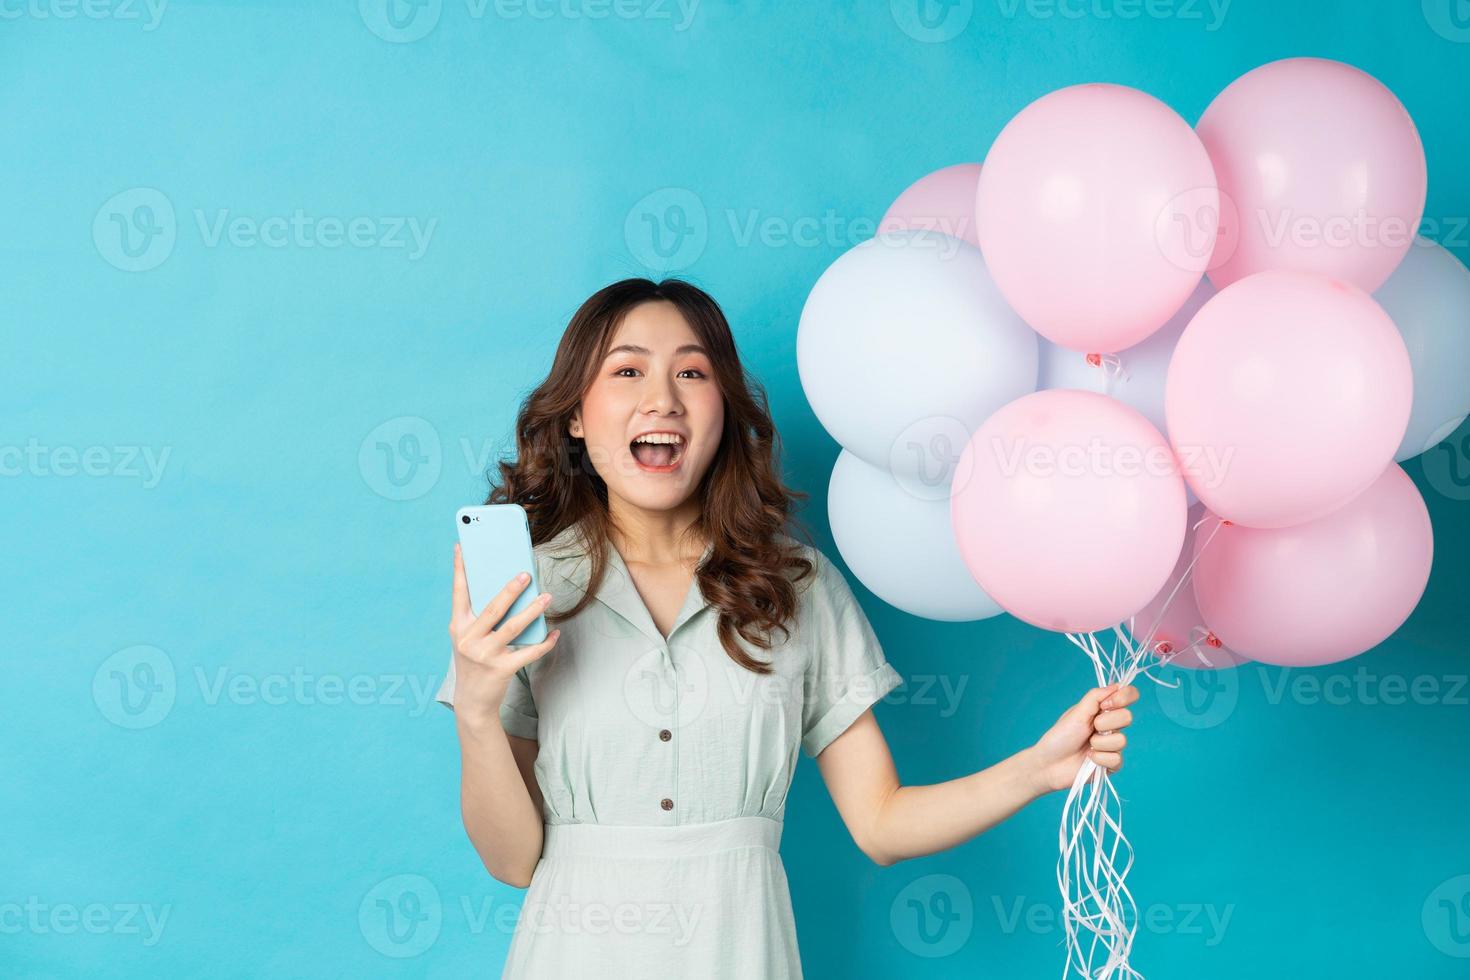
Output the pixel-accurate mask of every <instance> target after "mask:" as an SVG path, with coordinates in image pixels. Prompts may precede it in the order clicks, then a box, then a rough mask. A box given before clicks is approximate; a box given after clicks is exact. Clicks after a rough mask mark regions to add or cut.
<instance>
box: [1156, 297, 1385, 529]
mask: <svg viewBox="0 0 1470 980" xmlns="http://www.w3.org/2000/svg"><path fill="white" fill-rule="evenodd" d="M1413 386H1414V381H1413V372H1412V369H1411V367H1410V365H1409V352H1408V350H1407V349H1406V348H1405V347H1404V342H1403V338H1402V337H1401V336H1400V335H1399V332H1398V330H1397V329H1396V328H1395V327H1394V325H1393V320H1392V319H1390V318H1389V316H1388V314H1387V313H1385V312H1384V311H1383V308H1382V307H1381V306H1379V305H1378V303H1377V302H1375V301H1374V299H1373V297H1371V296H1369V295H1368V294H1367V293H1365V292H1363V291H1362V290H1361V289H1358V288H1357V287H1356V286H1351V285H1348V284H1347V283H1345V282H1342V281H1341V280H1338V279H1329V278H1327V277H1325V276H1319V275H1315V274H1312V273H1306V272H1258V273H1256V274H1255V275H1253V276H1249V277H1247V278H1245V279H1242V280H1240V281H1239V282H1237V283H1234V284H1233V285H1230V286H1227V287H1226V288H1225V289H1222V290H1221V291H1220V292H1219V293H1216V294H1215V296H1214V297H1213V298H1212V299H1210V300H1209V302H1207V303H1205V305H1204V306H1203V307H1202V308H1201V309H1200V311H1199V312H1198V313H1196V314H1195V317H1194V319H1193V320H1191V321H1190V322H1189V326H1187V327H1185V328H1184V333H1183V334H1182V335H1180V337H1179V343H1178V344H1177V345H1176V346H1175V347H1174V355H1173V357H1172V358H1170V360H1169V374H1168V378H1167V380H1166V381H1165V385H1164V415H1165V418H1166V420H1167V421H1168V430H1169V439H1170V441H1171V442H1172V443H1173V445H1174V451H1175V453H1176V454H1178V457H1179V462H1180V465H1181V467H1182V469H1183V471H1184V478H1185V479H1186V480H1187V481H1189V486H1190V489H1192V490H1193V491H1194V492H1195V495H1196V496H1197V497H1199V499H1200V500H1202V501H1203V502H1204V504H1205V506H1207V507H1209V509H1210V510H1211V511H1213V512H1214V513H1216V514H1219V515H1220V516H1221V517H1225V518H1228V519H1229V520H1232V521H1235V522H1236V523H1238V524H1247V525H1250V526H1251V527H1286V526H1288V525H1291V524H1299V523H1301V522H1303V521H1309V520H1312V519H1314V518H1317V517H1321V516H1323V515H1324V514H1327V513H1329V512H1331V511H1332V510H1334V509H1335V508H1337V507H1341V506H1342V505H1343V504H1345V503H1347V502H1348V501H1349V500H1351V499H1352V498H1353V497H1354V496H1356V495H1357V494H1358V493H1360V492H1361V491H1363V490H1364V489H1365V488H1367V487H1368V485H1369V484H1371V483H1372V482H1373V481H1374V480H1375V479H1377V477H1378V474H1380V473H1382V472H1383V468H1384V467H1385V466H1386V465H1388V463H1389V462H1390V461H1391V460H1392V459H1393V455H1394V452H1395V451H1396V450H1397V449H1398V445H1399V442H1400V441H1401V440H1402V439H1403V435H1404V430H1405V428H1407V426H1408V424H1409V410H1410V408H1411V406H1412V402H1413Z"/></svg>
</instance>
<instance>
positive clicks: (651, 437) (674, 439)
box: [633, 432, 684, 446]
mask: <svg viewBox="0 0 1470 980" xmlns="http://www.w3.org/2000/svg"><path fill="white" fill-rule="evenodd" d="M633 441H634V442H651V443H654V444H656V445H665V446H678V445H682V444H683V442H684V437H683V436H678V435H674V434H673V433H672V432H650V433H648V434H646V435H641V436H639V437H638V438H637V439H634V440H633Z"/></svg>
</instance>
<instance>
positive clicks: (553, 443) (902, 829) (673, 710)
mask: <svg viewBox="0 0 1470 980" xmlns="http://www.w3.org/2000/svg"><path fill="white" fill-rule="evenodd" d="M516 444H517V446H516V448H517V450H518V454H517V458H516V459H515V461H514V462H508V463H507V462H502V463H501V464H500V479H499V482H498V484H497V485H495V486H494V487H493V489H492V491H491V493H490V495H489V500H488V501H487V502H488V503H507V502H515V503H519V504H521V505H522V506H523V507H524V508H525V509H526V512H527V514H528V516H529V518H530V523H531V538H532V541H533V544H534V550H535V560H536V571H537V573H538V581H539V582H540V584H541V585H542V587H543V588H544V589H545V590H546V591H545V593H543V595H542V596H541V599H542V602H541V604H539V605H534V606H533V607H532V608H530V609H527V610H526V611H524V612H522V613H519V614H517V615H516V616H513V617H511V618H509V619H508V620H507V621H506V622H505V623H504V624H503V625H502V626H501V627H500V628H499V629H494V630H492V629H491V626H492V625H494V624H495V623H497V622H498V620H499V619H500V618H501V617H502V616H503V615H504V614H505V611H506V610H507V609H508V608H509V607H510V604H511V603H512V602H513V601H514V599H515V597H516V596H517V595H518V594H519V593H520V592H521V591H522V590H523V589H524V588H525V584H524V583H523V582H520V581H512V582H510V583H508V584H507V585H506V586H505V588H504V590H503V591H502V592H501V593H500V594H499V595H498V597H497V598H496V599H495V600H493V601H492V602H491V603H490V604H489V605H488V606H487V607H486V608H485V610H484V611H483V612H482V613H481V614H480V615H479V616H478V617H476V616H474V615H473V614H472V613H471V611H470V605H469V598H468V591H467V589H466V585H465V576H464V568H463V565H462V564H461V561H460V556H459V552H458V549H457V548H456V550H455V557H454V595H453V614H452V619H451V621H450V625H449V633H450V636H451V637H452V638H453V647H454V650H453V655H452V657H451V662H450V669H449V672H448V674H447V676H446V677H445V680H444V685H443V687H442V688H441V689H440V691H439V694H438V699H439V700H440V701H441V702H443V703H444V704H447V705H450V706H451V707H452V708H453V709H454V714H455V722H456V728H457V730H458V735H459V744H460V753H461V760H462V774H461V778H460V795H461V810H462V814H463V818H464V825H465V829H466V831H467V832H468V834H469V837H470V840H471V842H472V843H473V844H474V846H475V849H476V851H477V852H478V853H479V855H480V858H481V860H482V861H483V862H484V864H485V867H486V869H487V870H488V871H489V872H490V874H491V875H493V876H494V877H495V878H497V879H499V880H500V881H503V882H506V883H507V884H511V885H515V886H516V887H519V888H527V887H529V889H530V890H529V892H528V893H527V895H526V898H525V902H524V904H523V906H522V908H521V914H520V919H519V920H518V922H517V925H516V930H515V935H514V937H513V938H512V942H511V948H510V953H509V956H508V957H507V960H506V964H505V971H504V974H503V975H504V976H505V977H513V978H558V980H561V978H584V977H600V978H605V980H620V978H625V977H642V976H659V977H680V978H695V977H698V978H700V980H724V978H750V980H754V978H763V980H766V978H784V980H790V978H799V977H801V975H802V974H801V962H800V959H799V957H798V955H797V943H796V931H795V926H794V923H793V921H792V913H791V899H790V895H789V892H788V890H787V882H786V874H785V870H784V868H783V866H782V863H781V857H780V854H779V852H778V849H777V848H778V844H779V842H780V837H781V827H782V820H783V818H784V816H785V807H786V793H787V789H788V788H789V786H790V784H791V778H792V774H793V772H794V770H795V768H796V762H797V757H798V751H804V752H806V753H807V754H808V755H809V756H812V757H814V758H815V759H816V760H817V767H818V769H819V770H820V771H821V773H822V778H823V779H824V780H825V781H826V783H827V787H828V789H829V790H830V792H831V794H832V798H833V800H834V801H835V803H836V806H837V809H838V812H839V813H840V814H841V816H842V820H843V822H844V823H845V824H846V826H847V829H848V831H849V832H850V833H851V835H852V838H853V840H854V842H855V843H856V844H857V846H858V847H859V848H860V849H861V850H862V851H863V853H864V854H866V855H867V856H868V857H869V858H871V859H872V860H873V861H875V862H877V863H878V864H882V865H888V864H892V863H894V862H895V861H901V860H903V859H905V858H912V857H918V856H920V855H924V854H933V853H935V852H936V851H942V850H944V849H946V848H950V847H954V846H955V845H957V844H960V843H963V842H964V841H966V840H969V839H970V838H971V837H974V836H975V835H976V834H979V833H981V832H982V831H984V830H986V829H987V828H989V827H992V826H994V825H995V824H996V823H997V822H999V821H1001V820H1004V819H1005V818H1006V817H1008V816H1010V815H1011V814H1013V813H1015V812H1016V811H1017V810H1019V809H1020V808H1021V807H1023V806H1025V805H1026V804H1027V803H1029V802H1031V801H1032V800H1034V799H1036V798H1037V797H1039V796H1041V795H1042V794H1044V793H1047V792H1050V791H1053V790H1059V789H1063V788H1066V787H1069V786H1070V785H1071V784H1072V779H1073V777H1074V775H1075V774H1076V773H1077V770H1078V768H1079V767H1080V766H1081V765H1082V762H1083V760H1084V759H1086V758H1088V757H1089V756H1090V757H1091V758H1093V759H1095V760H1096V761H1097V762H1098V763H1099V764H1100V765H1103V766H1105V767H1107V768H1108V769H1111V770H1115V771H1116V770H1117V769H1118V768H1119V767H1120V766H1121V765H1122V750H1123V746H1124V743H1125V741H1126V739H1125V737H1124V735H1123V732H1122V729H1124V728H1126V727H1127V726H1128V725H1129V724H1130V723H1131V721H1132V716H1131V714H1130V712H1129V710H1128V708H1127V707H1126V706H1127V705H1128V704H1130V703H1132V702H1133V701H1134V700H1135V699H1136V698H1137V696H1138V692H1137V690H1136V689H1135V688H1133V687H1132V686H1128V687H1123V688H1121V689H1113V688H1108V689H1101V688H1099V689H1095V690H1092V691H1089V692H1088V693H1087V694H1086V695H1085V696H1084V697H1083V698H1082V700H1081V701H1079V702H1078V703H1077V704H1076V705H1074V706H1073V707H1071V708H1070V709H1068V710H1067V712H1066V713H1065V714H1063V715H1062V716H1061V718H1060V720H1059V721H1058V722H1057V723H1056V724H1055V725H1053V726H1052V728H1051V729H1050V730H1049V731H1047V732H1046V734H1044V735H1043V736H1042V737H1041V739H1040V740H1039V741H1037V742H1036V744H1035V745H1033V746H1031V747H1029V748H1027V749H1024V750H1023V751H1021V752H1019V753H1017V754H1016V755H1013V756H1011V757H1010V758H1008V759H1006V760H1004V761H1003V762H1000V763H998V764H996V765H994V766H991V767H990V768H988V769H985V770H982V771H980V772H977V773H973V774H970V775H967V776H964V777H962V778H959V779H954V780H950V781H949V782H944V783H938V784H935V785H929V786H904V785H901V784H900V782H899V779H898V774H897V773H896V772H895V771H894V766H893V760H892V758H891V756H890V755H889V751H888V745H887V743H886V742H885V740H884V738H883V734H882V732H881V731H880V730H879V728H878V723H877V721H876V720H875V719H874V717H873V713H872V711H871V710H870V706H871V705H872V704H873V703H874V702H876V701H877V700H878V699H879V698H881V697H883V696H884V695H885V694H887V693H888V692H889V691H891V690H893V688H895V687H896V686H898V685H899V684H900V683H901V678H900V677H899V675H898V673H897V672H896V671H895V670H894V669H893V667H892V666H891V665H889V664H888V662H887V661H886V659H885V657H884V655H883V651H882V649H881V647H880V646H879V644H878V640H877V637H876V636H875V635H874V633H873V630H872V627H871V626H870V625H869V623H868V620H867V618H866V617H865V616H864V615H863V612H862V610H861V608H860V607H859V606H858V604H857V602H856V600H855V599H854V598H853V594H852V592H851V590H850V589H849V587H848V585H847V583H846V581H845V580H844V579H843V577H842V575H841V573H839V572H838V571H837V569H836V568H835V567H834V566H833V565H832V563H831V562H830V561H829V560H828V559H827V557H826V556H825V555H824V554H822V553H821V552H820V551H818V550H817V549H816V548H814V547H812V546H811V545H809V544H806V543H802V542H799V541H798V540H796V539H795V538H794V537H792V536H790V535H789V534H788V531H789V530H794V529H796V528H797V527H798V525H797V524H796V522H795V520H794V518H793V516H792V515H791V513H790V507H791V503H792V500H793V498H800V497H805V496H806V494H804V493H799V492H797V491H793V490H789V489H788V488H786V487H784V486H783V485H782V483H781V479H780V477H779V466H778V457H779V452H780V448H779V447H780V442H779V438H778V436H777V434H776V430H775V427H774V426H773V425H772V422H771V418H770V414H769V411H768V409H767V407H766V401H765V395H764V391H763V389H762V388H761V386H760V385H759V383H757V382H756V381H754V380H753V379H752V378H750V377H749V376H748V375H747V374H746V373H745V370H744V368H743V367H742V365H741V362H740V359H739V356H738V354H737V352H736V349H735V341H734V339H733V338H732V336H731V333H730V328H729V325H728V324H727V323H726V321H725V317H724V315H723V314H722V313H721V311H720V309H719V307H718V306H717V305H716V304H715V302H714V300H712V299H711V298H710V297H709V296H708V295H706V294H705V293H703V292H702V291H700V290H699V289H696V288H695V287H694V286H691V285H689V284H688V283H684V282H680V281H677V280H665V281H664V282H661V283H657V284H655V283H653V282H651V281H649V280H646V279H629V280H625V281H623V282H618V283H614V284H613V285H611V286H608V287H606V288H605V289H602V290H600V291H599V292H597V293H596V294H595V295H593V296H592V297H591V298H590V299H588V300H587V302H586V303H584V304H583V305H582V307H581V308H580V309H579V310H578V311H577V313H576V315H575V316H574V317H573V318H572V321H571V323H570V325H569V326H568V328H567V331H566V334H565V336H563V338H562V340H561V344H560V346H559V347H558V348H557V352H556V358H555V361H554V363H553V364H552V367H551V373H550V376H549V377H547V379H546V380H545V381H544V382H542V384H541V385H540V386H539V387H538V388H537V389H536V390H535V391H534V392H532V393H531V395H530V396H529V398H528V399H527V400H526V402H525V404H524V405H523V407H522V409H521V412H520V416H519V418H518V420H517V423H516ZM543 609H545V610H546V615H547V619H548V622H549V623H550V624H551V625H552V626H554V627H557V628H556V629H555V630H554V631H553V632H552V633H551V634H550V635H549V636H548V637H547V639H546V640H545V641H544V642H541V643H537V644H534V645H529V646H517V647H512V646H510V644H511V643H513V642H514V641H515V637H516V635H517V634H518V633H519V632H520V631H521V630H522V629H524V628H525V627H526V626H527V625H528V624H529V623H530V622H531V620H532V619H534V618H535V616H536V614H537V613H538V612H540V611H542V610H543Z"/></svg>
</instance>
